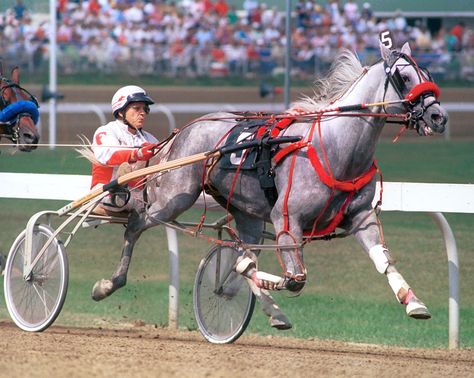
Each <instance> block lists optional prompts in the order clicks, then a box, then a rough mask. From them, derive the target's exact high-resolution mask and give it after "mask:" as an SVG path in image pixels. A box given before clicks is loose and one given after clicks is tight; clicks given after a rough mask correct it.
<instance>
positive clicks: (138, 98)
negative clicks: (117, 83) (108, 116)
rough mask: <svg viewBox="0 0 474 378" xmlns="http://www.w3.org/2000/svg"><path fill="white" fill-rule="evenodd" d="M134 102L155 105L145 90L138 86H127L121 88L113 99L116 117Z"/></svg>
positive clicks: (113, 110)
mask: <svg viewBox="0 0 474 378" xmlns="http://www.w3.org/2000/svg"><path fill="white" fill-rule="evenodd" d="M132 102H144V103H145V104H147V105H152V104H154V103H155V102H154V101H153V100H152V99H151V98H150V97H149V96H148V95H147V94H146V92H145V90H144V89H143V88H140V87H138V86H136V85H127V86H125V87H122V88H120V89H119V90H118V91H117V92H115V94H114V96H113V97H112V113H113V115H114V117H115V118H117V115H118V112H119V111H120V110H123V109H125V108H126V107H127V106H128V105H129V104H130V103H132Z"/></svg>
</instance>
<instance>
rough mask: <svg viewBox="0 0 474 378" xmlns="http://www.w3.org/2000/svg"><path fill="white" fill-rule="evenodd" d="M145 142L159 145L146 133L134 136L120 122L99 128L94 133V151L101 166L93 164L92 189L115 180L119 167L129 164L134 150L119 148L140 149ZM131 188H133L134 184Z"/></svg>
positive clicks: (130, 184) (113, 122) (138, 133)
mask: <svg viewBox="0 0 474 378" xmlns="http://www.w3.org/2000/svg"><path fill="white" fill-rule="evenodd" d="M145 142H149V143H158V140H157V139H156V138H155V137H154V136H153V135H151V134H150V133H148V132H146V131H142V132H141V133H140V132H137V133H136V134H132V133H131V132H129V131H128V127H127V125H125V124H124V123H123V122H122V121H120V120H116V121H112V122H109V123H108V124H106V125H104V126H101V127H99V128H98V129H97V130H96V132H95V133H94V139H93V141H92V151H93V152H94V157H95V158H96V159H97V161H98V162H99V163H100V164H95V163H93V164H92V183H91V188H93V187H95V186H96V185H97V184H107V183H108V182H110V181H111V180H113V179H115V178H116V174H117V170H118V167H119V165H120V164H122V163H125V162H129V160H130V155H131V154H132V151H133V150H134V148H130V149H128V148H123V147H118V146H129V147H139V146H141V145H142V144H143V143H145ZM129 186H132V187H133V183H129Z"/></svg>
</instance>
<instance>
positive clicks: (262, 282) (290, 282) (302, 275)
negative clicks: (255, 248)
mask: <svg viewBox="0 0 474 378" xmlns="http://www.w3.org/2000/svg"><path fill="white" fill-rule="evenodd" d="M275 214H276V212H272V222H273V225H274V227H275V232H276V239H277V244H278V251H277V252H278V256H279V259H280V264H281V267H282V269H283V273H282V276H276V275H273V274H268V273H265V272H262V271H257V267H256V264H253V263H252V261H251V259H250V258H247V259H243V260H242V261H241V262H240V263H239V264H238V265H237V270H238V271H239V272H240V273H242V274H244V275H246V276H247V277H249V278H251V279H252V280H253V282H254V283H255V284H256V285H257V286H258V287H260V288H264V289H270V290H283V289H286V290H289V291H292V292H294V293H299V292H301V290H302V289H303V287H304V285H305V283H306V268H305V267H304V263H303V247H302V245H301V242H302V238H303V233H302V229H301V227H300V226H299V223H298V222H297V221H296V219H293V217H290V222H291V223H290V224H292V227H291V228H290V230H284V224H283V220H282V217H281V216H278V215H275Z"/></svg>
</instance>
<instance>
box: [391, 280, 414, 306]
mask: <svg viewBox="0 0 474 378" xmlns="http://www.w3.org/2000/svg"><path fill="white" fill-rule="evenodd" d="M387 279H388V284H389V285H390V287H391V288H392V291H393V293H394V294H395V297H396V298H397V301H399V302H400V303H401V302H402V300H403V298H405V295H406V294H407V293H408V290H409V289H410V286H408V284H407V282H406V281H405V279H404V278H403V277H402V275H401V274H400V273H398V272H391V273H387Z"/></svg>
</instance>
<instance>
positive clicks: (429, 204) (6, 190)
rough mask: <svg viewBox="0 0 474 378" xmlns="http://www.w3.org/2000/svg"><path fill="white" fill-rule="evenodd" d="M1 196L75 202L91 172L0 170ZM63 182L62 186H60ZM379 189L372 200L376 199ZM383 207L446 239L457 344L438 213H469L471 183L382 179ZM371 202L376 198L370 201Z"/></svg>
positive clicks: (175, 266) (473, 194)
mask: <svg viewBox="0 0 474 378" xmlns="http://www.w3.org/2000/svg"><path fill="white" fill-rule="evenodd" d="M0 183H1V185H0V198H2V197H3V198H24V199H49V200H69V201H71V200H74V199H77V198H80V197H82V196H83V195H84V194H85V193H87V192H88V191H89V184H90V176H85V175H84V176H82V175H56V174H33V173H4V172H0ZM65 185H67V188H66V187H65ZM378 191H379V188H377V193H376V195H375V199H378V198H379V196H378ZM383 193H384V196H383V205H382V210H384V211H411V212H414V211H416V212H427V213H429V214H430V215H431V216H432V217H433V219H434V221H435V223H436V224H437V225H438V227H439V229H440V231H441V233H442V235H443V239H444V241H445V246H446V253H447V258H448V280H449V348H450V349H455V348H458V347H459V262H458V252H457V247H456V240H455V238H454V235H453V232H452V230H451V228H450V226H449V224H448V222H447V221H446V218H445V217H444V216H443V214H442V213H469V214H472V213H474V185H463V184H425V183H403V182H385V183H384V192H383ZM374 201H375V200H374ZM166 232H167V236H168V248H169V272H170V287H169V325H170V326H171V327H177V326H178V292H179V254H178V239H177V235H176V231H174V230H173V229H167V230H166Z"/></svg>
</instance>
